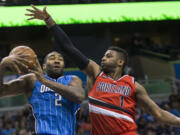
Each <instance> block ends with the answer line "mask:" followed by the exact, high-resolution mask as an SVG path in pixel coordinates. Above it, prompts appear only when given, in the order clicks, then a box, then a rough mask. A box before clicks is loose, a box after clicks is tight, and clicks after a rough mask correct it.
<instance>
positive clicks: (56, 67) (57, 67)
mask: <svg viewBox="0 0 180 135" xmlns="http://www.w3.org/2000/svg"><path fill="white" fill-rule="evenodd" d="M54 68H55V69H62V67H61V66H59V65H55V66H54Z"/></svg>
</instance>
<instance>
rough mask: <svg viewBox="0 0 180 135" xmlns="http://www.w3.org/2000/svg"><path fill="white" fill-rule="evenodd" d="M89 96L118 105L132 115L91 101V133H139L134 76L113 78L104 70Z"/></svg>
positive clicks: (133, 134)
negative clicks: (137, 131) (136, 118)
mask: <svg viewBox="0 0 180 135" xmlns="http://www.w3.org/2000/svg"><path fill="white" fill-rule="evenodd" d="M89 98H92V99H94V100H98V101H102V102H106V103H110V104H113V105H116V106H118V107H121V108H123V109H125V110H127V111H128V112H130V113H131V115H130V114H128V113H126V112H124V111H121V110H117V109H111V108H109V107H106V106H102V105H97V104H95V103H91V102H89V112H90V120H91V125H92V129H91V135H137V134H136V130H137V126H136V123H135V105H136V99H135V82H134V78H133V77H131V76H129V75H124V76H122V77H121V78H119V79H118V80H113V79H112V78H110V77H108V76H107V75H106V74H105V73H104V72H102V73H100V75H99V76H98V77H97V79H96V81H95V83H94V85H93V87H92V89H91V90H90V91H89Z"/></svg>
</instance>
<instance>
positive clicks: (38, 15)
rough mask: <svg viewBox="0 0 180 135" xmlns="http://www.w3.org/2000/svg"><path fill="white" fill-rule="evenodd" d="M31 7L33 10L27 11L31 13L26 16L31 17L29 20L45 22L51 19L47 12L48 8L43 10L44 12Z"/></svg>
mask: <svg viewBox="0 0 180 135" xmlns="http://www.w3.org/2000/svg"><path fill="white" fill-rule="evenodd" d="M31 7H32V8H33V9H26V10H27V11H29V13H28V14H25V15H26V16H29V17H30V18H28V20H33V19H39V20H45V19H47V18H48V17H50V15H49V14H48V13H47V11H46V6H45V7H44V8H43V10H40V9H38V8H36V7H35V6H34V5H31Z"/></svg>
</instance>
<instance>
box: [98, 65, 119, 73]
mask: <svg viewBox="0 0 180 135" xmlns="http://www.w3.org/2000/svg"><path fill="white" fill-rule="evenodd" d="M115 68H116V66H113V65H103V66H101V70H102V71H103V72H104V73H106V74H109V73H112V72H114V70H115Z"/></svg>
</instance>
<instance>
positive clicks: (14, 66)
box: [1, 55, 27, 74]
mask: <svg viewBox="0 0 180 135" xmlns="http://www.w3.org/2000/svg"><path fill="white" fill-rule="evenodd" d="M22 61H24V59H23V58H22V57H19V56H17V55H10V56H7V57H5V58H3V59H2V61H1V70H5V68H7V67H8V68H10V69H11V70H12V71H14V72H16V73H18V74H23V73H24V72H27V70H26V68H27V66H26V65H25V64H24V62H23V63H22Z"/></svg>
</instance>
